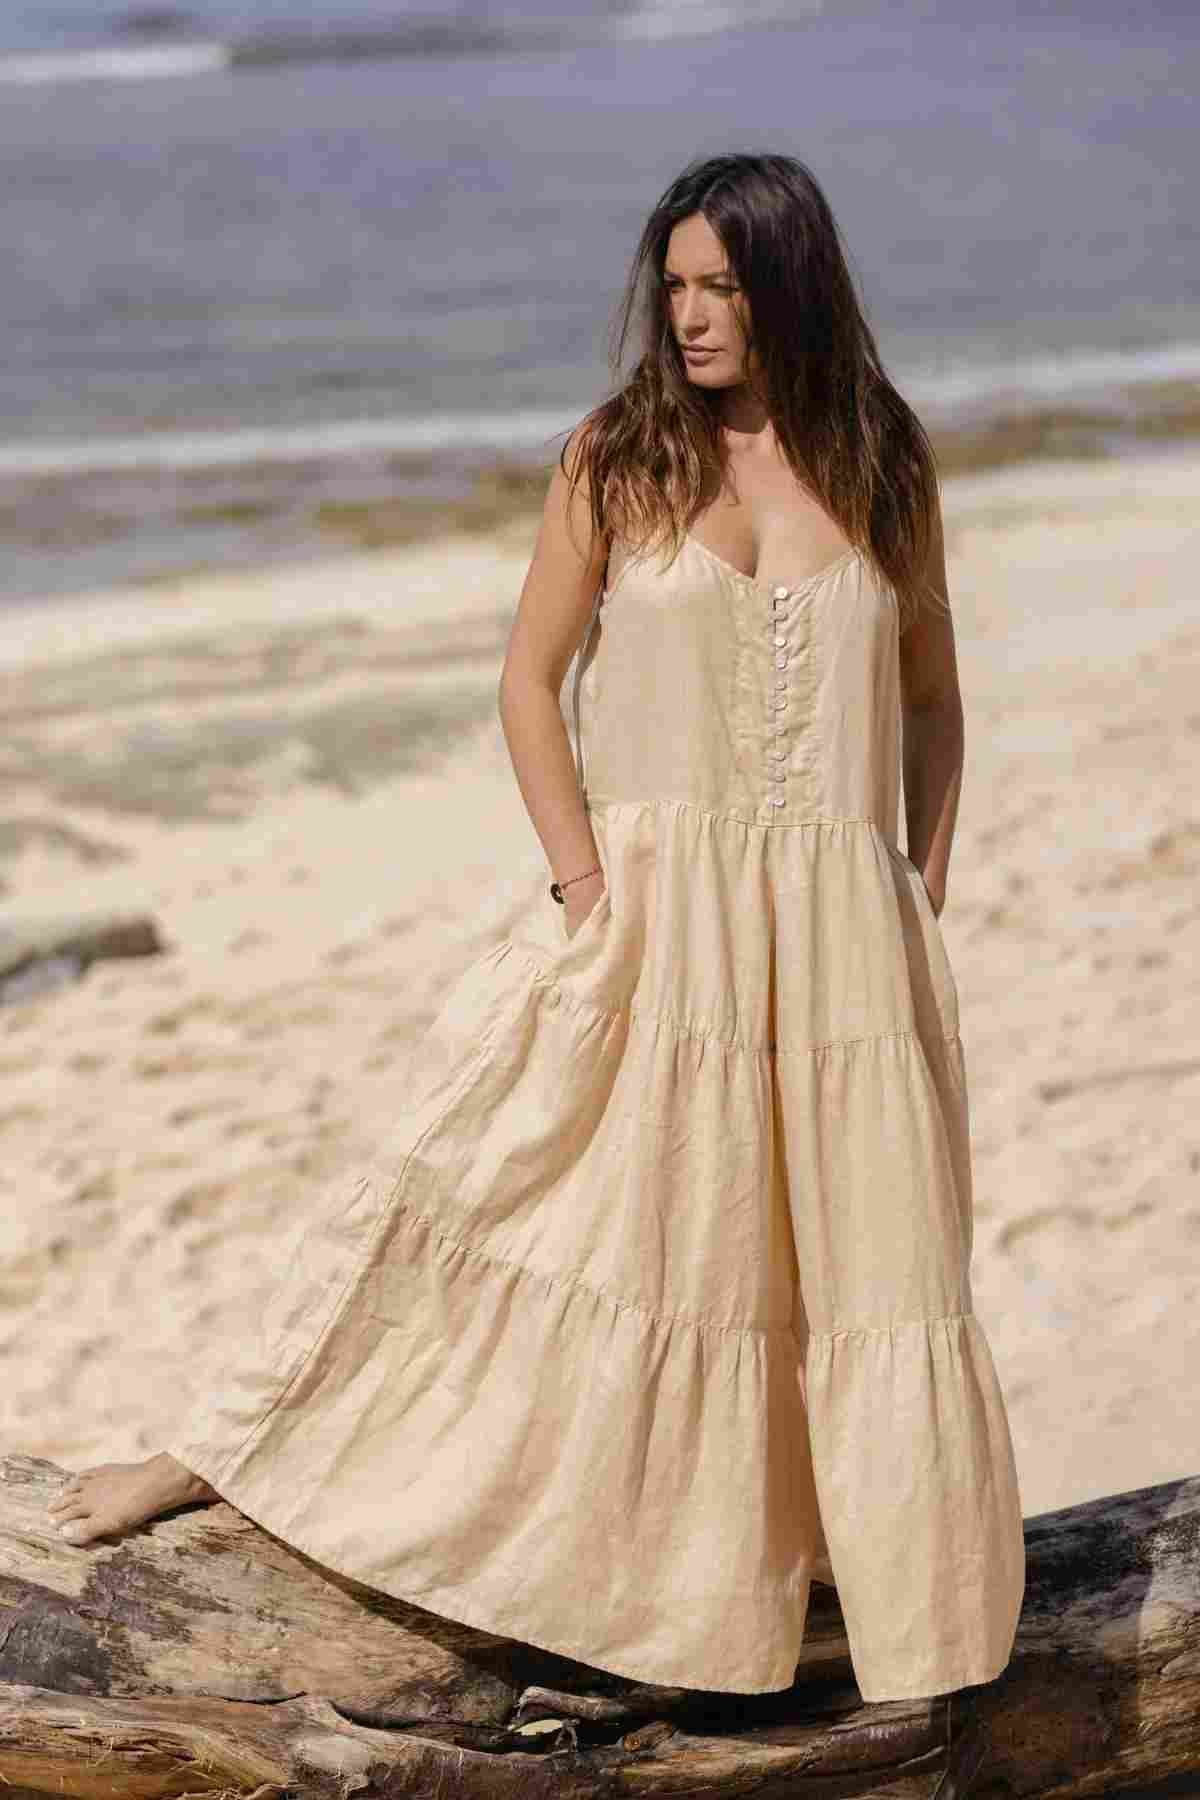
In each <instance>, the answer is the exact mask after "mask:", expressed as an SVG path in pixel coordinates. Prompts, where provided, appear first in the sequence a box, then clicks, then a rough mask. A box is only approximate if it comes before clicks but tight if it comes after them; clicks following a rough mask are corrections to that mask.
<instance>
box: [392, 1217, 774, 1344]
mask: <svg viewBox="0 0 1200 1800" xmlns="http://www.w3.org/2000/svg"><path fill="white" fill-rule="evenodd" d="M399 1210H400V1211H401V1212H403V1213H406V1214H407V1215H408V1217H409V1221H410V1223H413V1222H419V1223H420V1224H422V1225H425V1226H428V1228H429V1231H430V1234H431V1236H433V1237H435V1238H437V1239H439V1240H440V1241H441V1242H443V1243H446V1244H449V1245H451V1247H452V1248H453V1249H454V1250H458V1251H461V1252H462V1253H463V1255H464V1256H473V1257H475V1258H476V1259H477V1260H478V1261H480V1262H485V1263H490V1264H492V1265H493V1266H494V1267H496V1268H500V1269H511V1270H512V1271H513V1272H514V1273H515V1274H517V1275H519V1276H520V1277H522V1278H523V1279H524V1280H528V1281H540V1282H542V1283H544V1284H545V1285H546V1286H547V1287H552V1288H554V1287H561V1288H566V1289H568V1290H571V1289H577V1290H578V1291H579V1292H580V1293H581V1294H586V1295H587V1296H588V1297H589V1298H590V1299H593V1300H602V1301H604V1303H605V1305H607V1306H611V1307H613V1308H615V1310H616V1311H617V1312H631V1313H637V1314H639V1315H640V1316H642V1317H643V1318H646V1319H649V1320H650V1321H651V1322H652V1323H653V1324H655V1325H667V1326H672V1325H684V1326H687V1327H689V1328H690V1329H691V1330H693V1331H699V1332H710V1331H711V1332H720V1333H721V1334H722V1335H723V1336H726V1337H730V1336H732V1337H776V1336H787V1337H789V1338H792V1339H793V1340H795V1338H796V1333H795V1331H794V1329H793V1327H792V1326H791V1325H723V1324H721V1323H719V1322H718V1321H717V1320H715V1319H706V1318H698V1317H696V1316H695V1315H694V1314H691V1313H682V1312H672V1313H659V1312H655V1311H654V1309H653V1307H649V1306H647V1305H646V1304H645V1303H644V1302H643V1301H640V1300H625V1299H619V1298H618V1297H617V1296H616V1295H615V1294H610V1293H609V1291H608V1289H607V1288H603V1287H598V1286H596V1285H595V1283H593V1282H590V1281H583V1280H581V1279H580V1277H579V1276H578V1275H559V1274H552V1273H550V1272H548V1271H546V1270H543V1269H533V1268H531V1267H530V1266H529V1264H528V1263H521V1262H514V1261H513V1259H512V1258H511V1257H507V1256H497V1255H496V1253H495V1251H494V1250H484V1249H482V1248H481V1247H480V1246H479V1245H478V1244H466V1243H464V1242H463V1241H462V1239H461V1238H456V1237H454V1236H452V1235H451V1233H450V1232H448V1231H444V1230H443V1229H442V1227H441V1226H440V1225H439V1224H438V1223H437V1221H436V1219H435V1218H434V1217H433V1215H432V1214H431V1213H423V1212H418V1211H417V1210H416V1208H415V1207H411V1206H409V1205H407V1204H406V1203H405V1202H404V1201H401V1202H400V1203H399Z"/></svg>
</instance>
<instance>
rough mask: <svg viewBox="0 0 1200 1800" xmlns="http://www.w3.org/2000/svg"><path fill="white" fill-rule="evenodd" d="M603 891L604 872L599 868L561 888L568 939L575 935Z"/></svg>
mask: <svg viewBox="0 0 1200 1800" xmlns="http://www.w3.org/2000/svg"><path fill="white" fill-rule="evenodd" d="M603 892H604V872H603V870H601V869H597V871H596V873H595V874H594V875H585V876H584V878H583V880H582V881H573V882H572V883H571V885H570V887H568V888H564V889H563V900H564V904H565V906H566V918H567V937H568V939H570V938H573V937H574V936H575V933H576V932H577V931H578V930H579V927H580V926H581V925H582V924H583V921H584V920H585V919H586V918H587V916H588V914H589V913H590V912H591V910H592V908H593V906H595V904H596V902H597V901H598V900H599V898H600V896H601V894H602V893H603Z"/></svg>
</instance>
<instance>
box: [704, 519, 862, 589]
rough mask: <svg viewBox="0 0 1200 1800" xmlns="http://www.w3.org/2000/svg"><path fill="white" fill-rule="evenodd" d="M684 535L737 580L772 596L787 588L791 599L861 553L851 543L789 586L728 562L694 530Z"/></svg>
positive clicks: (834, 572)
mask: <svg viewBox="0 0 1200 1800" xmlns="http://www.w3.org/2000/svg"><path fill="white" fill-rule="evenodd" d="M684 536H685V538H686V539H687V541H688V543H689V544H694V545H695V546H696V548H697V550H699V551H700V553H701V554H702V555H703V556H707V557H708V558H709V559H710V560H711V561H712V562H714V563H715V564H716V566H717V568H718V569H723V570H724V571H725V573H726V574H727V575H733V576H736V578H737V580H738V581H744V582H745V583H746V585H747V587H753V588H757V589H758V590H759V592H760V593H762V594H769V595H771V597H772V598H775V590H776V588H785V590H786V596H787V598H788V599H789V600H794V599H795V598H796V597H797V595H799V594H803V593H806V592H807V591H808V589H809V588H813V587H817V586H819V585H820V583H821V582H823V581H824V580H825V579H826V577H827V576H829V575H834V574H836V573H837V571H838V570H839V569H840V568H841V567H842V565H843V564H844V563H849V562H852V561H854V560H855V559H856V558H857V557H858V556H859V555H860V552H859V550H858V549H857V547H856V546H855V545H854V544H849V545H847V547H846V549H845V550H843V551H842V552H841V554H840V555H838V556H835V557H834V559H833V561H832V562H827V563H826V564H825V566H824V567H823V568H821V569H816V570H814V572H813V573H812V574H811V575H806V576H805V578H804V580H803V581H799V582H797V583H796V584H795V585H794V586H791V587H788V586H787V584H786V583H784V582H782V581H760V580H759V578H758V576H757V575H747V573H746V571H745V569H739V568H738V567H737V565H736V564H735V563H731V562H726V560H725V558H724V557H723V556H719V555H718V554H717V552H716V551H715V550H713V549H710V547H709V546H708V545H707V544H706V543H705V542H704V541H703V539H702V538H698V537H697V536H696V534H695V532H694V531H687V532H685V533H684Z"/></svg>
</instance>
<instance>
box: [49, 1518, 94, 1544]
mask: <svg viewBox="0 0 1200 1800" xmlns="http://www.w3.org/2000/svg"><path fill="white" fill-rule="evenodd" d="M58 1531H59V1536H60V1537H65V1538H66V1539H67V1542H68V1543H71V1544H86V1543H89V1542H90V1540H91V1539H92V1538H94V1537H99V1536H100V1533H99V1531H98V1530H97V1529H96V1526H95V1524H94V1522H93V1521H91V1520H89V1519H88V1518H87V1517H86V1516H82V1517H80V1518H76V1519H68V1520H67V1521H66V1523H65V1524H62V1525H60V1526H59V1528H58Z"/></svg>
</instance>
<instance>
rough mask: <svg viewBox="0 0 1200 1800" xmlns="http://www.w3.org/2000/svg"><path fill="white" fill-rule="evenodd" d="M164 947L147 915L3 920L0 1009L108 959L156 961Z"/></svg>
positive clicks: (71, 978)
mask: <svg viewBox="0 0 1200 1800" xmlns="http://www.w3.org/2000/svg"><path fill="white" fill-rule="evenodd" d="M163 948H164V945H163V941H162V938H161V936H160V935H159V930H158V927H157V925H156V924H155V922H154V920H153V919H152V918H150V917H149V916H148V915H147V914H145V913H86V914H74V913H72V914H67V915H64V916H63V917H60V918H44V919H11V918H10V919H6V920H5V922H4V924H3V926H0V1005H3V1004H4V1002H5V1001H11V1000H27V999H30V998H32V997H33V996H35V995H38V994H42V993H45V992H48V991H49V990H51V989H53V988H56V987H62V986H64V985H65V984H66V983H67V982H71V981H77V980H78V979H79V977H80V976H81V975H82V974H84V973H85V972H86V970H88V969H89V968H90V967H91V965H92V964H93V963H94V962H99V961H100V960H101V959H102V958H104V957H109V956H156V955H158V954H159V953H160V952H161V951H162V950H163Z"/></svg>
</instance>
